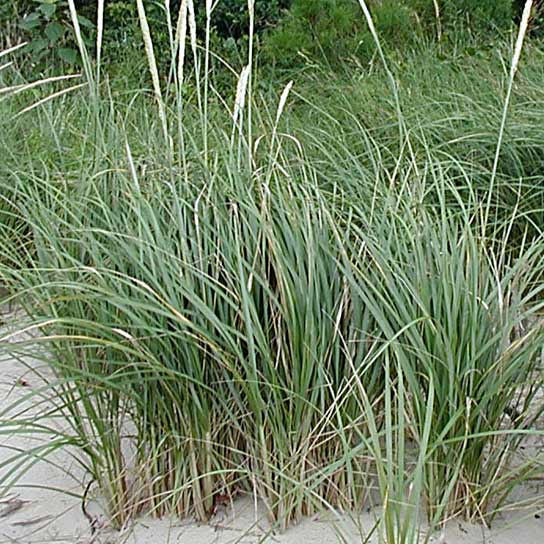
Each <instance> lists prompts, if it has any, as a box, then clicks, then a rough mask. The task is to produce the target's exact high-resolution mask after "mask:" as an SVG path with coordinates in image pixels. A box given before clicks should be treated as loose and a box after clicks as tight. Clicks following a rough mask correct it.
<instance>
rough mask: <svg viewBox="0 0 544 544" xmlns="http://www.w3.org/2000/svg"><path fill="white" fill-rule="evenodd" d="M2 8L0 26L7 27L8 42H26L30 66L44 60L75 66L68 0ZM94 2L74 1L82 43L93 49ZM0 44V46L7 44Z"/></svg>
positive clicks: (29, 0)
mask: <svg viewBox="0 0 544 544" xmlns="http://www.w3.org/2000/svg"><path fill="white" fill-rule="evenodd" d="M6 4H10V5H9V6H5V7H3V8H1V11H0V25H3V23H4V21H5V22H6V23H9V24H7V25H6V26H7V27H8V30H9V35H6V36H4V40H6V42H8V43H7V44H9V43H11V42H17V41H20V40H25V41H28V42H29V44H28V46H27V47H26V49H25V51H26V53H27V55H28V56H29V57H30V60H31V61H32V63H33V64H34V65H36V66H38V67H41V65H42V64H44V63H46V61H50V60H51V59H54V61H56V62H62V63H66V64H75V63H77V62H78V58H79V54H78V49H77V46H76V44H75V40H74V35H73V29H72V24H71V18H70V13H69V10H68V2H67V0H16V1H14V2H6ZM95 5H96V2H94V0H79V1H77V0H76V7H77V9H78V19H79V24H80V27H81V30H82V36H83V40H84V41H85V42H86V44H87V46H88V47H92V44H93V40H92V37H93V35H94V23H93V22H92V20H91V19H94V17H93V16H94V11H95ZM7 44H6V43H3V44H2V45H3V46H5V45H7Z"/></svg>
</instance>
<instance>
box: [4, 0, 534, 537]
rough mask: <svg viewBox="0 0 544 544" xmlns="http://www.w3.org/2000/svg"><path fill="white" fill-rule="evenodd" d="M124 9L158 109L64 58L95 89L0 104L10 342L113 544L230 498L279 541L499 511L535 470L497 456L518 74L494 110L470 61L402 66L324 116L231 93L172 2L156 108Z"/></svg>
mask: <svg viewBox="0 0 544 544" xmlns="http://www.w3.org/2000/svg"><path fill="white" fill-rule="evenodd" d="M71 6H72V9H74V8H73V3H72V2H71ZM138 7H139V16H140V20H141V23H142V32H143V35H144V40H145V45H146V48H145V51H146V55H147V59H148V61H149V69H150V72H151V82H152V85H151V87H150V89H151V90H150V91H149V92H148V91H147V90H141V91H134V92H132V93H131V94H130V96H129V99H128V100H125V99H122V98H121V97H120V96H119V95H116V94H115V93H116V90H115V87H113V88H112V87H111V86H110V84H109V82H107V81H105V80H104V78H101V77H100V63H98V64H97V65H94V64H93V63H92V62H91V60H90V58H89V56H88V55H87V54H86V53H85V51H84V47H85V46H84V44H83V42H82V41H80V46H81V48H82V57H83V58H84V59H86V60H85V75H86V77H87V80H86V82H87V86H88V90H87V91H86V92H82V91H80V93H79V94H77V95H76V94H74V95H71V96H70V95H66V96H59V97H56V98H55V100H48V101H45V102H43V103H41V104H40V106H39V107H37V108H35V109H34V111H32V112H28V113H25V114H24V115H22V116H18V117H16V118H15V121H13V122H12V121H11V120H12V119H13V114H14V113H16V112H17V111H20V105H19V104H20V103H19V102H17V101H10V102H9V103H7V102H2V103H0V107H1V108H3V113H4V115H5V116H6V117H5V119H8V118H9V120H10V121H9V125H8V124H6V131H5V132H4V133H3V137H2V139H1V142H0V145H1V147H2V149H5V150H6V154H5V156H6V160H5V162H4V164H3V166H2V177H1V182H0V183H1V185H0V193H1V195H2V196H1V198H2V202H3V205H2V207H1V208H0V220H1V221H2V224H3V225H4V226H5V228H3V230H2V235H1V236H2V243H1V244H0V277H1V280H2V282H3V284H4V285H5V286H6V287H7V288H8V290H9V293H10V299H11V300H13V301H16V302H17V304H19V305H20V306H21V307H22V308H23V309H24V310H25V323H26V326H28V323H30V324H31V325H30V326H31V327H33V328H34V329H35V330H38V331H39V332H40V336H39V337H38V338H35V339H34V340H25V341H22V342H21V343H20V344H19V345H13V344H10V346H9V349H18V350H22V351H25V350H33V347H34V345H35V344H36V343H37V344H40V345H45V346H46V347H47V357H46V360H47V362H48V364H49V365H50V366H51V367H52V369H53V370H54V372H55V376H56V381H54V382H53V383H52V384H51V391H50V395H52V397H53V398H54V399H55V402H56V406H57V410H58V414H57V415H58V416H59V417H61V418H64V419H65V420H66V422H67V423H68V424H69V426H70V427H69V431H65V432H63V434H62V435H59V436H57V439H58V442H57V443H56V444H58V445H59V447H60V445H61V444H63V443H70V444H72V445H73V444H75V445H77V446H78V447H79V448H80V451H81V454H82V459H83V460H84V462H85V463H86V466H87V468H88V471H89V472H90V475H91V477H92V479H93V480H94V481H96V482H97V484H98V486H99V489H100V491H101V493H102V495H103V497H104V498H105V500H106V501H107V504H108V508H109V513H110V515H111V517H112V519H113V521H114V522H115V523H116V524H117V525H119V526H121V525H123V524H125V523H126V522H127V521H128V520H130V519H131V518H133V517H134V516H135V515H137V514H138V513H140V512H151V513H154V514H155V515H159V516H161V515H166V514H176V515H179V516H181V517H187V516H190V515H194V516H195V517H196V518H197V519H199V520H201V521H206V520H208V519H209V518H210V517H211V516H212V515H213V511H214V505H215V498H216V497H217V496H218V495H223V494H226V495H228V496H233V497H234V496H236V494H238V493H240V492H244V493H250V494H253V496H254V497H255V498H256V499H259V500H261V501H262V502H263V503H264V505H265V508H266V511H267V514H268V517H269V519H270V520H271V521H272V523H273V526H274V527H275V528H278V529H285V528H287V527H288V526H289V524H291V523H293V522H296V521H298V520H300V519H301V518H302V517H303V516H306V515H311V514H312V513H314V512H316V511H318V510H321V509H324V508H325V509H333V510H340V511H342V510H350V511H358V510H359V509H362V508H364V507H367V506H372V505H374V506H378V507H379V508H378V510H379V512H380V517H379V520H378V523H377V530H378V534H379V537H380V539H381V540H382V541H383V542H387V543H396V542H398V543H413V542H416V541H417V539H418V533H419V529H420V523H423V520H424V518H425V517H426V518H427V520H428V521H429V523H430V525H431V527H437V526H439V525H440V524H441V523H443V522H445V521H446V520H448V519H451V518H453V517H456V516H465V517H467V518H470V519H473V520H489V519H490V518H492V517H493V515H494V514H496V512H497V511H498V510H499V509H500V507H501V506H502V505H503V503H504V501H506V500H507V498H508V494H509V492H510V491H511V490H512V489H513V488H514V487H515V486H516V485H517V484H518V483H520V482H522V481H523V480H524V479H526V478H529V477H532V476H534V475H535V474H539V475H541V470H542V468H541V464H540V463H538V462H536V461H535V460H532V461H531V462H527V463H521V464H520V463H519V462H517V461H516V452H517V449H518V447H519V445H520V443H521V441H522V440H523V439H524V437H526V436H527V435H530V434H534V433H538V432H540V431H539V430H538V425H539V417H540V415H541V413H542V410H543V409H544V405H543V404H542V399H541V396H539V394H538V393H539V391H540V389H541V387H542V377H543V375H542V369H541V363H542V354H543V347H544V343H543V334H544V328H543V327H542V319H543V317H542V315H543V304H544V303H543V299H542V289H543V287H542V270H543V268H542V265H543V263H544V255H543V252H544V243H543V239H542V227H543V225H544V222H543V221H542V209H543V208H542V198H543V194H544V193H543V192H542V188H541V186H540V185H541V184H540V183H539V177H538V176H539V175H540V172H541V157H540V150H539V148H538V146H537V145H536V143H537V142H538V140H539V138H540V137H541V135H542V130H543V129H542V126H543V125H542V124H541V123H540V122H539V119H540V117H541V108H540V109H539V106H538V101H539V96H540V94H539V93H540V90H539V89H540V87H539V82H540V80H539V73H538V69H537V68H536V65H534V64H532V62H531V61H528V67H527V69H526V71H524V69H523V66H520V70H521V71H522V72H521V79H520V81H519V88H518V89H514V90H513V94H512V104H508V103H507V104H506V106H510V107H506V106H505V102H504V100H503V99H504V96H503V95H502V94H501V92H500V89H502V88H503V86H504V85H506V86H508V87H507V88H508V89H513V86H512V84H513V81H514V76H515V75H516V74H515V70H514V71H511V72H510V73H508V72H507V73H506V74H504V73H501V72H500V70H496V67H497V64H498V65H500V62H497V63H495V62H493V61H487V60H486V59H485V58H481V59H479V60H478V61H477V62H476V61H474V64H475V65H474V66H470V65H469V66H461V67H458V66H457V65H456V64H453V62H452V63H448V64H446V65H444V66H440V67H437V68H436V71H434V72H431V73H430V75H427V74H425V73H423V72H420V71H418V70H421V69H422V68H421V66H422V65H423V64H424V63H425V58H426V57H425V56H423V59H424V60H423V61H422V59H421V57H420V58H417V59H416V58H410V59H408V60H407V61H405V63H406V64H407V68H406V67H405V70H404V69H403V71H402V72H399V73H401V74H402V77H400V82H399V84H398V89H397V83H394V85H395V94H394V95H393V99H392V100H390V101H387V100H384V99H383V98H382V96H383V89H384V88H390V87H391V84H392V83H391V81H392V80H395V78H394V76H393V73H394V72H397V71H399V70H401V68H402V67H401V66H399V65H397V64H396V63H395V62H390V64H389V67H388V70H389V72H388V74H389V76H388V77H384V76H383V74H381V73H380V71H379V69H378V68H376V69H375V70H376V71H375V72H373V73H371V74H367V75H365V78H367V80H368V85H366V81H365V82H363V84H360V83H359V82H357V78H356V77H355V76H354V78H353V79H351V80H350V81H349V82H348V83H349V84H348V85H346V82H345V80H342V87H340V84H339V83H338V81H334V80H333V81H332V82H329V83H328V84H322V86H321V87H318V89H319V91H320V92H321V93H322V95H323V96H322V99H316V98H315V96H313V95H311V94H310V93H308V92H307V93H305V89H304V86H303V87H302V89H301V90H300V91H299V90H297V86H296V84H295V86H294V87H293V86H292V83H289V84H287V85H286V86H284V87H283V92H282V91H281V90H280V91H275V92H268V91H263V92H259V91H257V90H256V89H258V85H257V83H258V77H259V74H258V73H256V72H255V66H254V65H253V64H251V63H250V65H249V66H248V67H246V68H244V70H242V72H241V73H240V74H239V78H238V80H237V81H234V86H233V87H234V88H236V89H237V90H236V92H234V89H233V92H232V93H231V95H229V96H223V95H221V94H219V92H218V91H217V88H216V87H215V86H214V79H213V76H212V73H213V70H212V68H213V63H214V62H215V60H214V59H215V57H213V55H211V52H210V51H209V50H208V48H205V49H204V51H203V52H200V51H199V49H198V48H197V47H196V43H195V41H194V39H195V34H194V19H193V18H192V17H193V16H194V9H193V6H192V2H191V0H189V1H188V2H184V3H182V8H181V13H180V16H179V19H177V21H176V23H175V24H173V23H172V25H171V28H172V33H171V40H172V43H171V49H172V51H173V56H172V70H171V75H172V78H173V81H174V85H173V88H174V89H175V90H174V91H173V92H169V93H164V92H163V90H162V87H161V80H160V77H159V75H158V73H157V63H156V62H155V61H154V53H153V43H152V37H151V35H150V33H149V29H148V27H147V23H146V18H145V9H144V6H143V3H141V2H139V3H138ZM210 8H211V6H208V10H209V9H210ZM250 9H251V3H250ZM208 19H209V14H208ZM100 34H101V33H100V32H99V35H100ZM520 36H521V37H523V36H522V33H520ZM186 41H187V42H188V47H187V48H186V47H185V42H186ZM98 49H99V50H100V46H99V47H98ZM104 54H106V52H104ZM426 54H427V55H430V56H431V58H432V55H433V52H432V51H430V50H426ZM534 54H535V55H536V56H537V57H538V55H539V54H540V53H539V52H538V51H536V50H535V52H534ZM189 55H193V58H192V59H191V60H190V65H189V64H188V65H187V66H185V59H186V58H188V57H189ZM518 58H519V57H518ZM382 60H383V61H385V62H389V61H387V60H386V59H385V58H383V59H382ZM187 62H189V60H187ZM466 62H468V63H470V62H473V61H466ZM97 70H98V71H97ZM482 72H484V73H486V77H485V78H483V80H482V78H481V75H482ZM446 76H447V77H446ZM476 80H478V81H479V87H478V89H477V91H476V92H475V94H472V95H471V94H470V92H469V90H468V83H467V82H469V81H470V82H473V81H476ZM437 81H439V82H442V83H441V86H438V85H437ZM306 85H310V87H309V89H310V92H311V91H312V89H315V88H316V87H317V84H316V83H315V82H311V81H310V83H308V80H306ZM339 88H342V89H344V88H347V89H348V91H346V96H347V98H346V99H345V100H343V99H339V98H338V90H339ZM480 90H481V92H480ZM314 94H315V93H314ZM327 94H330V97H329V96H327ZM350 97H351V98H350ZM507 102H508V101H507ZM18 108H19V110H18ZM529 113H530V114H529ZM8 116H9V117H8ZM28 125H32V126H34V127H35V128H34V133H33V134H34V135H35V136H33V134H32V133H30V135H29V139H28V140H27V141H20V139H18V138H17V135H18V134H20V132H21V131H23V130H25V129H26V128H27V127H28ZM499 133H500V134H501V136H500V139H499V144H500V145H498V146H497V141H498V135H499ZM38 136H39V140H38ZM33 138H35V140H34V139H33ZM496 151H497V152H496ZM4 340H6V338H4ZM0 341H2V338H0ZM34 356H35V350H34ZM1 424H2V428H3V429H4V431H3V432H12V431H13V430H14V429H15V430H17V429H18V432H29V431H32V430H33V429H34V430H36V429H37V428H38V426H39V425H40V422H39V421H38V422H36V421H35V420H34V419H33V418H30V417H25V414H24V413H22V414H19V417H18V418H17V419H15V420H13V419H12V418H10V416H9V413H8V412H6V413H4V414H2V415H1ZM50 431H51V432H54V431H53V430H50ZM20 459H21V455H14V457H13V459H12V460H13V462H14V463H16V462H18V461H20ZM12 477H13V473H8V475H7V476H6V477H4V478H3V480H1V482H2V485H3V486H4V489H6V486H7V484H8V483H9V482H10V481H11V480H10V478H12Z"/></svg>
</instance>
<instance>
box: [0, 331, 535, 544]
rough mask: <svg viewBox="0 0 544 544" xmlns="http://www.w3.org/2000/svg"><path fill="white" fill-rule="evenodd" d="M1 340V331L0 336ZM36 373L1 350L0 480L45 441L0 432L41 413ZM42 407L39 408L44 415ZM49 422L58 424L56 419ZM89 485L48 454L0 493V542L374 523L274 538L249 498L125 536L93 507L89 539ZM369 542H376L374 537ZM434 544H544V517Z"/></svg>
mask: <svg viewBox="0 0 544 544" xmlns="http://www.w3.org/2000/svg"><path fill="white" fill-rule="evenodd" d="M1 336H2V333H1V332H0V338H1ZM36 367H37V363H36V362H33V361H29V360H27V361H21V360H17V359H15V358H13V357H12V356H10V355H9V353H8V350H7V349H6V345H4V347H3V348H2V344H0V433H1V434H0V478H3V477H4V476H5V475H6V474H9V473H10V472H9V471H10V467H9V466H3V463H5V461H6V460H8V459H9V458H11V457H12V456H13V455H14V454H16V453H17V451H23V452H24V451H26V450H28V449H29V448H30V447H35V446H36V445H38V444H40V443H41V442H40V440H44V439H43V438H40V437H39V436H37V435H26V436H21V435H17V434H11V435H7V436H6V435H5V433H4V432H3V423H4V422H5V421H6V412H5V410H6V409H7V408H8V407H10V406H13V403H14V402H16V404H17V406H18V409H19V410H21V409H22V408H25V407H27V408H29V409H30V410H31V411H33V412H36V411H37V410H38V408H37V407H35V406H32V405H29V402H34V403H36V399H35V398H34V400H32V401H29V400H27V399H25V396H26V395H28V394H29V393H30V392H32V390H34V391H35V390H36V388H39V386H40V380H41V378H39V377H38V376H37V375H36V374H35V370H36ZM42 370H43V369H42ZM45 375H47V374H46V373H45ZM43 408H44V407H43V406H42V407H40V408H39V409H40V410H41V409H43ZM11 413H13V412H11ZM49 423H50V424H51V425H58V423H56V422H54V421H49ZM4 428H5V427H4ZM45 440H47V439H45ZM42 443H43V442H42ZM45 443H47V442H45ZM529 446H530V447H531V448H532V449H533V448H537V449H538V448H541V447H542V442H541V441H535V440H534V439H533V442H532V443H531V444H530V445H529ZM72 453H75V452H72ZM84 485H85V474H84V470H83V469H82V468H81V466H80V465H79V464H77V462H76V461H75V459H74V456H73V455H71V452H70V451H67V450H66V449H65V450H61V451H57V452H55V453H54V454H52V455H50V456H48V461H45V460H40V461H38V462H36V463H35V464H34V465H33V466H32V467H31V468H30V470H29V471H28V472H26V473H25V474H24V476H23V477H22V478H21V479H20V480H19V481H18V482H17V486H16V487H14V488H13V489H11V490H10V492H9V493H8V495H7V496H4V497H2V494H1V491H2V490H1V489H0V543H6V544H7V543H10V544H27V543H29V544H30V543H38V542H40V543H59V544H61V543H62V544H76V543H82V544H83V543H86V544H91V543H96V544H98V543H102V544H105V543H110V544H114V543H115V544H117V543H125V542H126V543H131V544H148V543H149V544H170V543H172V544H173V543H183V544H212V543H214V544H227V543H235V542H240V543H245V544H249V543H252V544H253V543H255V544H256V543H264V542H267V543H279V544H299V543H300V544H333V543H336V542H343V543H350V544H351V543H359V544H361V543H362V542H364V535H365V534H367V533H368V531H369V530H370V528H371V527H372V526H373V524H374V516H373V514H372V512H367V513H365V514H364V515H363V516H362V517H361V518H360V519H359V520H358V522H357V524H355V523H354V519H350V516H344V517H343V518H340V519H336V522H335V521H334V520H335V517H334V515H333V514H332V513H324V514H322V515H320V516H316V517H314V518H312V519H307V520H305V521H303V522H302V523H300V524H299V525H298V526H296V527H292V528H291V529H289V530H288V531H287V532H286V533H285V534H282V535H274V534H270V533H269V530H268V527H269V526H268V524H267V523H266V518H265V516H264V514H263V512H262V509H260V508H258V507H257V508H255V505H254V504H253V503H252V501H251V500H250V499H249V498H242V499H239V500H237V501H235V503H234V504H233V505H232V507H231V508H229V509H228V510H227V511H226V512H225V513H223V514H220V515H218V516H217V517H216V518H215V519H213V520H212V521H211V522H210V523H209V524H205V525H199V524H196V523H195V522H193V521H192V520H182V521H180V520H173V519H169V520H167V519H163V520H157V519H148V518H143V519H139V520H137V521H135V522H134V523H132V524H131V526H129V527H127V528H126V529H125V530H123V531H121V532H115V531H113V530H111V529H110V528H108V526H107V520H106V518H105V516H103V515H102V514H101V512H100V509H99V507H98V505H96V504H91V505H90V506H89V510H90V511H91V513H92V514H93V516H96V519H97V520H98V522H99V523H100V524H102V525H103V526H102V527H101V528H100V529H99V530H98V531H97V532H95V533H94V534H92V533H91V527H90V524H89V521H88V520H87V519H86V518H85V516H84V515H83V513H82V510H81V499H80V498H79V497H80V496H81V494H82V492H83V488H84ZM541 488H542V489H541ZM69 493H74V494H75V495H76V496H71V495H69ZM539 495H544V482H534V483H531V484H527V485H526V486H525V487H524V488H522V489H520V490H519V491H518V493H517V494H516V499H517V500H521V499H523V498H526V497H536V496H539ZM340 534H341V535H342V537H340V536H339V535H340ZM370 542H375V540H374V539H371V540H370ZM432 542H437V543H438V542H440V543H443V544H461V543H462V544H479V543H482V544H483V543H486V544H541V543H544V512H543V515H542V518H540V517H535V512H534V508H533V510H532V511H512V512H509V513H505V514H503V515H501V516H500V517H499V519H498V520H497V522H496V523H495V526H494V527H493V528H492V529H490V530H489V529H484V528H483V527H482V526H478V525H470V524H467V523H465V522H460V521H454V522H452V523H451V524H450V525H449V526H448V527H447V528H446V529H445V531H443V533H442V534H437V535H435V536H434V537H433V539H432Z"/></svg>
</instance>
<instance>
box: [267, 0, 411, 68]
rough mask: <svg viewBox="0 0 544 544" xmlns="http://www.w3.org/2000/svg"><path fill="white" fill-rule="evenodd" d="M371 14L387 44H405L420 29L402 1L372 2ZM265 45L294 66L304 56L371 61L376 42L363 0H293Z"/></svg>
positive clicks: (275, 57) (277, 58) (281, 61)
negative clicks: (364, 10) (364, 9)
mask: <svg viewBox="0 0 544 544" xmlns="http://www.w3.org/2000/svg"><path fill="white" fill-rule="evenodd" d="M372 15H373V17H374V23H375V25H376V27H377V29H378V32H379V33H380V35H381V36H382V37H383V39H384V41H385V42H386V43H388V44H396V45H404V46H405V45H406V44H408V43H410V41H411V40H412V39H413V37H414V36H415V35H416V34H417V29H418V25H417V20H416V18H415V17H414V13H413V12H412V10H410V9H409V7H408V6H406V5H402V4H401V5H399V2H398V1H395V0H384V1H381V2H380V3H374V4H372ZM415 29H416V32H414V30H415ZM265 50H266V56H267V57H268V58H270V59H272V60H275V61H276V62H278V63H279V64H281V65H291V64H292V63H296V62H297V59H299V61H301V60H302V59H304V58H305V57H306V58H307V57H310V58H312V59H316V58H317V59H319V58H321V59H323V58H324V59H328V60H332V59H338V58H347V57H353V56H356V57H358V58H362V59H365V60H368V59H369V58H371V56H372V55H373V53H374V51H375V43H374V40H373V38H372V36H371V34H370V32H369V31H368V27H367V23H366V21H365V19H364V16H363V12H362V10H361V7H360V5H359V2H358V0H294V1H293V6H292V8H291V10H290V11H289V14H288V15H287V16H286V18H285V19H284V21H283V22H282V23H281V24H280V25H279V26H278V28H277V29H275V30H274V31H273V32H271V33H269V35H268V36H267V39H266V44H265Z"/></svg>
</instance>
